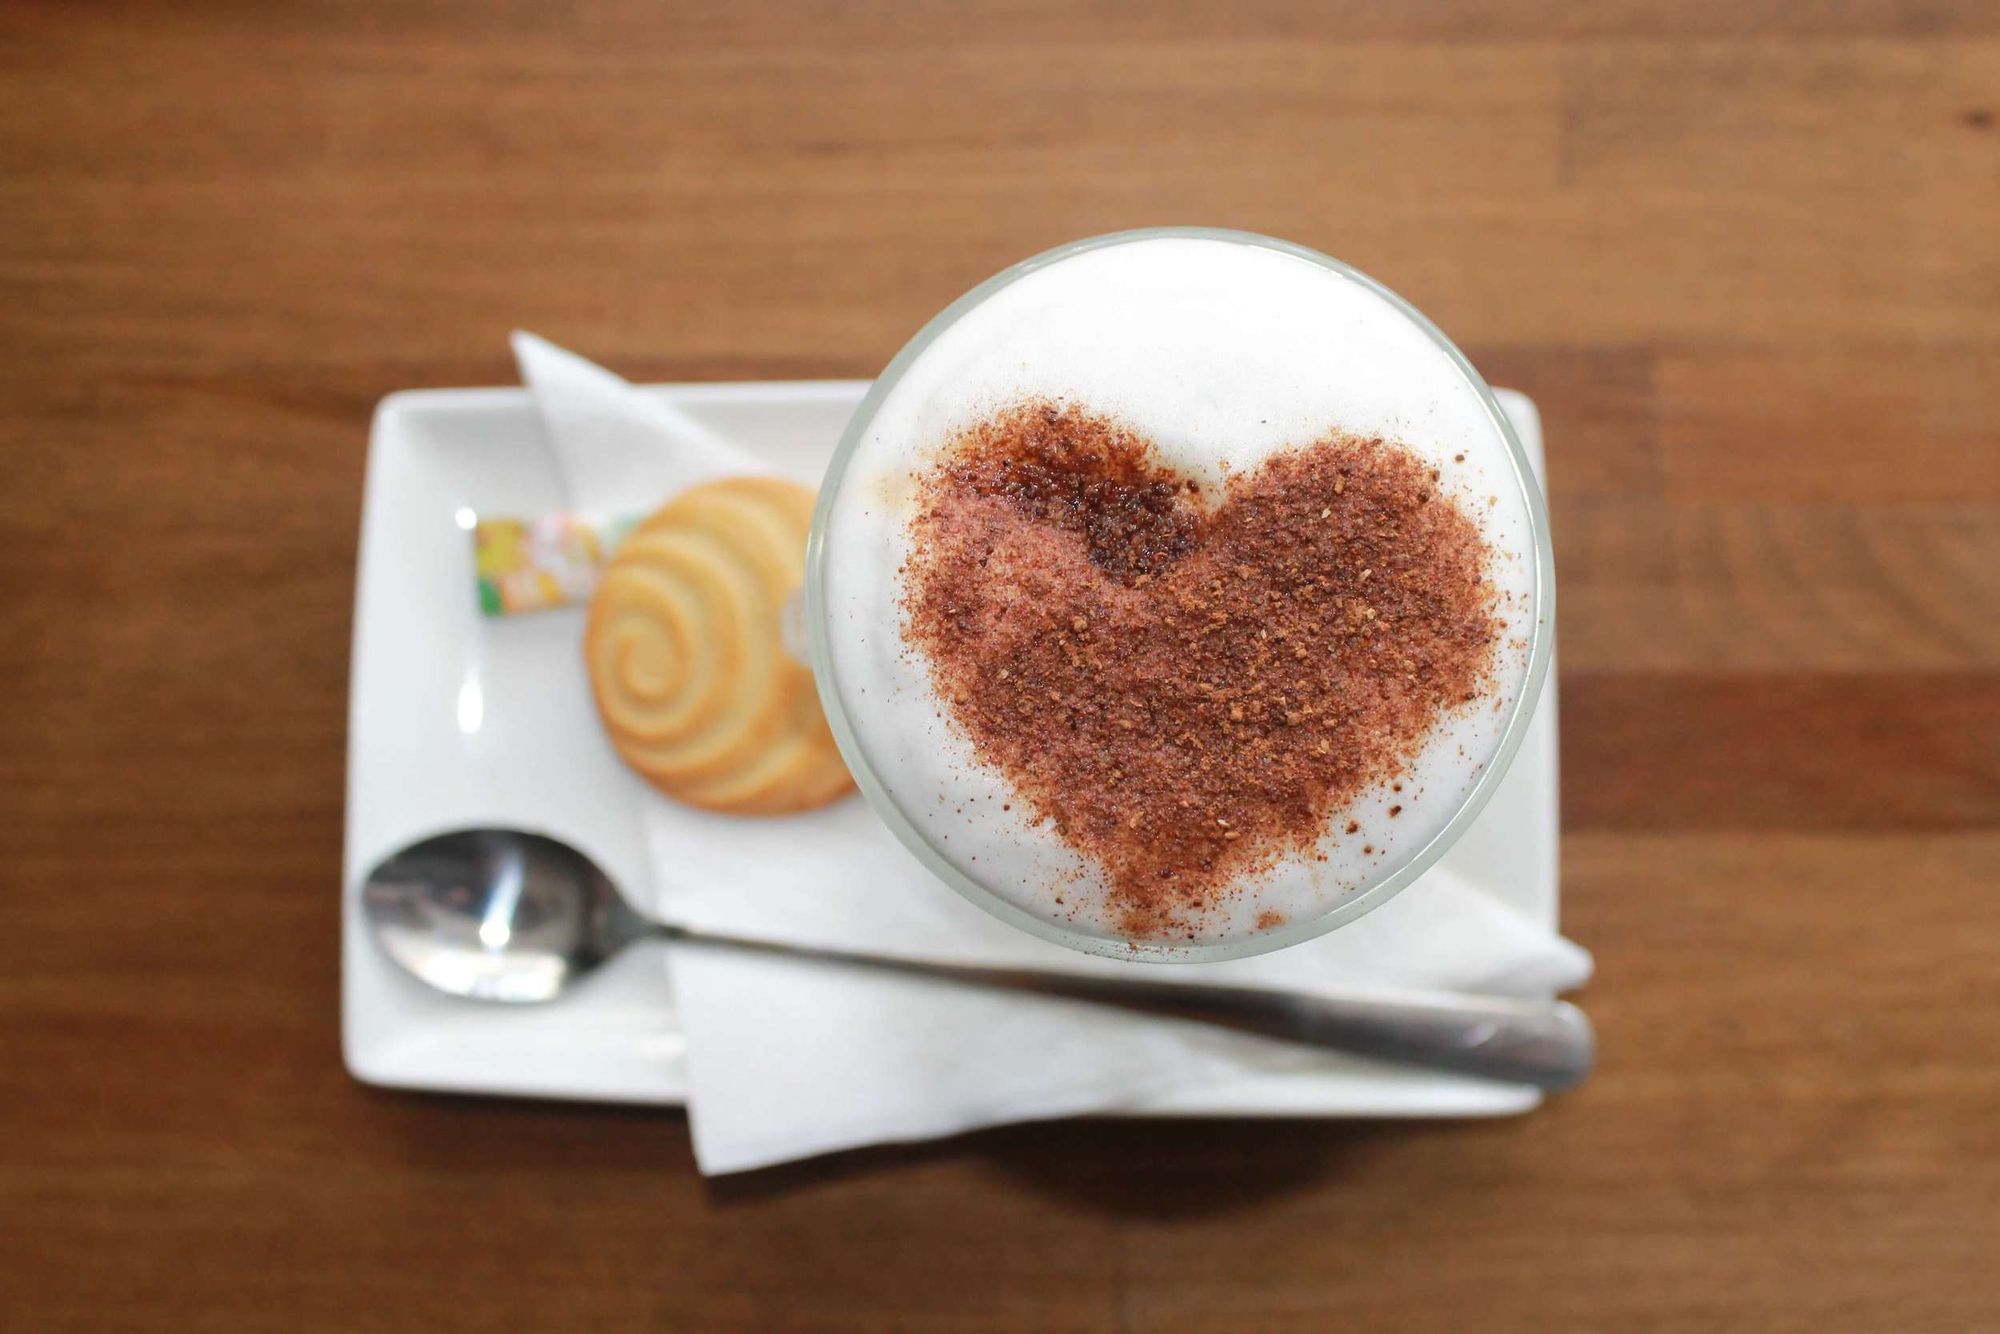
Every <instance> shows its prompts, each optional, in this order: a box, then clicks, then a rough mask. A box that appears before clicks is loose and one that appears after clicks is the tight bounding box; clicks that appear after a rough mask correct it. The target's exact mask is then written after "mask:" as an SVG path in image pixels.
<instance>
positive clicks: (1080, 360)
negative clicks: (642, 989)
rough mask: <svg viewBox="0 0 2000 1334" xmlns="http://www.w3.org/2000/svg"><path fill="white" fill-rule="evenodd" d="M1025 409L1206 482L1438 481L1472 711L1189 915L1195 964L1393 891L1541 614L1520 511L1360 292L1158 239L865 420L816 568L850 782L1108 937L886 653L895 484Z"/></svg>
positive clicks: (1485, 442) (915, 663)
mask: <svg viewBox="0 0 2000 1334" xmlns="http://www.w3.org/2000/svg"><path fill="white" fill-rule="evenodd" d="M1029 398H1052V399H1064V400H1067V401H1068V402H1070V403H1073V404H1076V405H1078V406H1081V407H1084V408H1087V409H1088V410H1090V411H1092V412H1097V413H1105V414H1110V415H1113V416H1116V417H1118V418H1121V419H1123V420H1124V421H1125V422H1126V423H1128V424H1130V425H1131V426H1132V427H1133V428H1135V429H1136V430H1137V431H1139V432H1141V433H1143V434H1144V435H1146V436H1148V437H1150V438H1151V439H1152V441H1153V442H1154V443H1155V446H1156V448H1157V450H1158V452H1159V455H1160V457H1161V458H1162V459H1163V460H1164V461H1165V462H1166V463H1168V464H1169V465H1170V466H1173V467H1176V468H1179V469H1181V470H1182V471H1184V472H1186V473H1188V474H1190V475H1192V476H1194V477H1196V478H1198V479H1200V480H1201V481H1202V482H1203V483H1204V484H1215V483H1219V482H1220V481H1221V480H1222V479H1223V478H1224V477H1225V476H1226V474H1227V473H1228V472H1230V471H1237V472H1241V471H1244V470H1246V469H1249V468H1252V467H1254V466H1255V465H1256V464H1257V463H1258V462H1259V461H1260V460H1262V459H1263V458H1265V457H1266V456H1268V455H1270V454H1272V453H1274V452H1278V451H1282V450H1284V449H1286V448H1289V447H1293V446H1297V445H1302V444H1306V443H1308V442H1311V441H1313V440H1317V439H1319V438H1321V437H1323V436H1325V435H1326V434H1328V433H1329V432H1331V431H1336V430H1337V431H1345V432H1351V433H1354V434H1357V435H1363V436H1368V435H1381V436H1385V437H1388V438H1390V439H1393V440H1397V441H1400V442H1401V443H1402V444H1404V445H1405V446H1407V447H1408V448H1410V449H1411V450H1413V451H1414V452H1416V453H1417V454H1419V455H1421V456H1423V457H1424V458H1425V459H1427V460H1428V461H1429V462H1430V463H1431V464H1432V465H1433V466H1435V467H1437V468H1438V469H1439V470H1440V473H1441V481H1440V485H1441V487H1442V488H1443V489H1444V491H1445V493H1446V494H1447V495H1450V496H1452V497H1453V498H1454V499H1455V500H1456V501H1457V503H1458V504H1459V506H1460V508H1461V509H1463V510H1464V511H1465V513H1466V514H1467V515H1468V516H1470V517H1472V518H1473V519H1475V520H1476V521H1477V523H1478V524H1479V526H1480V528H1481V531H1482V532H1483V534H1484V535H1485V537H1486V540H1487V542H1488V543H1489V544H1490V545H1491V547H1492V549H1493V551H1494V553H1495V559H1494V562H1493V567H1492V569H1491V570H1490V572H1489V573H1490V576H1491V577H1492V579H1493V581H1494V583H1495V585H1496V587H1497V588H1498V589H1499V591H1500V595H1501V602H1500V610H1501V614H1502V617H1503V619H1504V621H1505V624H1506V631H1505V634H1504V635H1503V648H1502V649H1501V658H1500V660H1499V663H1498V670H1497V671H1496V672H1495V681H1494V685H1493V688H1492V690H1491V692H1490V693H1489V694H1488V695H1487V696H1486V697H1484V698H1483V699H1481V700H1480V701H1478V702H1476V703H1475V704H1473V705H1470V706H1468V707H1467V709H1466V710H1464V711H1462V712H1460V713H1459V714H1456V715H1453V716H1450V717H1448V718H1447V719H1445V720H1444V721H1443V722H1442V723H1440V725H1439V726H1438V727H1437V729H1436V730H1435V731H1434V732H1433V734H1432V735H1431V737H1430V739H1429V740H1428V742H1427V743H1426V745H1425V747H1424V749H1423V751H1422V753H1421V755H1420V756H1419V758H1418V761H1417V763H1416V764H1415V765H1414V766H1413V767H1412V768H1411V769H1410V770H1408V771H1407V772H1406V773H1405V775H1404V776H1403V778H1402V780H1401V781H1402V784H1403V790H1402V791H1401V792H1399V793H1392V792H1391V791H1390V790H1389V789H1388V787H1387V786H1383V787H1381V788H1379V789H1376V790H1372V791H1369V792H1366V793H1364V794H1363V795H1362V796H1361V797H1360V798H1359V799H1358V800H1356V801H1355V802H1353V803H1352V804H1351V805H1349V806H1348V807H1346V808H1345V809H1343V810H1341V811H1340V812H1338V813H1337V817H1336V818H1332V819H1331V820H1330V822H1329V825H1328V831H1329V832H1328V833H1327V835H1326V836H1324V837H1323V838H1322V840H1321V843H1320V846H1319V848H1318V849H1317V851H1319V852H1321V853H1324V854H1325V856H1326V860H1324V861H1320V860H1317V859H1316V858H1310V857H1303V856H1298V855H1290V856H1286V857H1285V858H1283V859H1282V860H1280V861H1279V862H1278V863H1277V864H1276V865H1275V866H1273V867H1271V868H1269V869H1268V870H1265V871H1263V872H1260V873H1258V874H1255V875H1252V876H1246V877H1245V878H1244V879H1243V880H1242V881H1240V882H1239V888H1240V890H1241V892H1239V893H1236V894H1234V895H1233V896H1230V897H1229V898H1228V900H1227V901H1226V902H1225V903H1224V904H1223V905H1221V906H1220V908H1219V909H1218V910H1217V911H1215V912H1213V913H1208V914H1204V923H1205V925H1204V928H1203V934H1202V936H1201V938H1200V943H1214V942H1218V941H1224V940H1229V939H1232V938H1235V937H1239V936H1243V935H1246V934H1249V933H1253V932H1255V931H1256V930H1257V927H1256V922H1257V920H1258V917H1259V915H1260V914H1263V913H1267V912H1275V913H1277V914H1280V915H1281V916H1282V917H1283V918H1285V919H1286V920H1287V921H1288V922H1289V923H1292V924H1297V923H1300V922H1303V921H1306V920H1308V919H1311V918H1314V917H1317V916H1319V915H1321V914H1322V913H1324V912H1326V911H1328V910H1330V909H1332V908H1335V907H1337V906H1339V905H1340V904H1341V903H1342V902H1344V901H1345V900H1346V899H1348V898H1349V897H1351V896H1352V895H1353V894H1355V893H1358V892H1359V891H1361V890H1363V889H1366V888H1367V887H1369V886H1370V885H1373V884H1376V883H1379V882H1380V881H1381V880H1383V879H1384V878H1386V877H1387V876H1389V875H1390V874H1393V873H1394V872H1395V871H1396V870H1398V869H1400V868H1401V867H1402V866H1403V865H1404V864H1405V863H1407V862H1408V861H1409V860H1410V858H1411V857H1413V856H1414V855H1415V854H1416V853H1417V852H1418V851H1419V850H1421V849H1422V848H1423V847H1424V845H1425V844H1427V843H1429V842H1430V841H1431V840H1432V838H1433V837H1434V836H1435V835H1437V834H1438V833H1439V831H1440V830H1441V829H1442V828H1443V827H1444V826H1445V824H1446V823H1447V822H1448V821H1449V820H1450V818H1451V817H1452V815H1453V814H1454V813H1456V811H1457V810H1458V808H1459V806H1460V805H1461V804H1462V802H1463V800H1464V798H1465V797H1466V795H1467V794H1468V793H1469V792H1470V790H1471V788H1472V786H1473V784H1474V782H1475V781H1476V779H1477V777H1478V774H1479V772H1480V770H1481V769H1482V768H1483V767H1484V766H1485V765H1486V764H1487V763H1488V762H1489V761H1490V760H1492V759H1493V757H1494V752H1495V750H1496V748H1497V745H1498V742H1499V740H1500V735H1501V732H1502V730H1503V724H1504V722H1505V720H1506V717H1507V715H1508V713H1509V712H1510V705H1511V704H1512V703H1513V701H1514V700H1515V699H1516V698H1517V696H1518V695H1519V693H1520V691H1521V690H1522V689H1523V688H1524V685H1525V678H1526V674H1527V663H1528V653H1527V643H1528V641H1529V639H1530V634H1531V630H1532V628H1533V626H1534V624H1535V618H1536V616H1537V614H1538V608H1537V607H1536V606H1535V589H1534V569H1533V560H1534V557H1533V546H1532V539H1531V526H1530V524H1531V521H1530V511H1529V508H1528V504H1527V501H1526V498H1525V496H1524V495H1523V493H1522V490H1521V487H1520V484H1519V483H1518V482H1517V480H1516V473H1515V470H1514V467H1513V464H1512V461H1511V458H1510V455H1509V452H1508V450H1507V447H1506V444H1505V441H1504V439H1503V437H1502V435H1501V434H1500V431H1499V430H1498V428H1496V426H1495V425H1494V423H1493V421H1492V419H1491V418H1490V417H1489V416H1488V413H1487V409H1486V406H1485V403H1484V402H1483V400H1482V399H1481V397H1480V395H1479V393H1478V392H1477V391H1476V390H1475V389H1474V388H1473V387H1472V385H1470V384H1469V383H1468V382H1467V381H1466V379H1465V377H1464V376H1463V375H1462V374H1461V373H1460V372H1459V370H1458V368H1457V366H1456V365H1455V364H1454V363H1453V361H1452V360H1451V358H1450V357H1449V356H1448V355H1447V354H1446V353H1445V352H1444V351H1443V350H1442V349H1441V348H1439V347H1438V346H1437V344H1436V343H1434V342H1433V341H1432V340H1431V339H1430V338H1429V337H1428V336H1427V335H1426V333H1425V332H1424V331H1423V330H1422V329H1421V328H1419V327H1418V326H1417V325H1416V324H1415V323H1413V322H1412V321H1411V320H1410V319H1409V318H1408V317H1407V316H1405V315H1404V314H1403V313H1402V312H1401V311H1400V310H1399V309H1397V308H1396V307H1395V306H1394V305H1392V304H1391V303H1389V302H1388V301H1386V300H1384V299H1383V298H1382V297H1381V296H1379V295H1378V294H1377V293H1375V292H1374V291H1372V290H1370V289H1369V288H1368V287H1367V286H1365V285H1363V284H1361V283H1359V282H1356V281H1354V280H1353V279H1351V278H1348V277H1346V276H1345V275H1343V274H1340V273H1338V272H1336V271H1334V270H1331V269H1328V268H1325V267H1323V266H1321V265H1319V264H1316V263H1313V262H1311V261H1309V260H1306V259H1304V258H1301V257H1299V256H1297V255H1293V254H1289V253H1286V252H1284V251H1280V250H1275V249H1272V248H1270V247H1267V246H1261V245H1254V244H1249V243H1245V242H1241V241H1232V240H1227V239H1216V238H1205V237H1202V238H1197V237H1178V236H1176V237H1151V238H1144V239H1139V240H1134V241H1130V242H1125V243H1121V244H1115V245H1109V246H1105V247H1101V248H1097V249H1091V250H1084V251H1082V252H1079V253H1077V254H1075V255H1072V256H1069V257H1067V258H1064V259H1060V260H1057V261H1056V262H1054V263H1051V264H1049V265H1047V266H1046V267H1043V268H1040V269H1037V270H1035V271H1033V272H1031V273H1029V274H1028V275H1027V276H1025V277H1022V278H1019V279H1017V280H1016V281H1014V282H1013V283H1012V284H1010V285H1008V286H1006V287H1003V288H1001V289H1000V290H999V291H997V292H995V293H994V294H993V295H991V296H989V297H988V298H987V299H986V300H985V301H983V302H981V303H980V304H978V305H977V306H975V307H973V308H972V309H971V310H969V311H967V312H966V313H965V314H964V315H962V316H961V317H960V318H959V319H958V320H957V321H956V322H955V323H954V324H952V325H951V326H950V327H948V328H947V329H945V330H944V332H943V333H941V334H940V335H938V337H937V338H936V340H935V341H934V342H932V343H931V344H930V345H929V346H928V347H926V348H925V349H924V350H923V351H922V352H921V353H920V354H919V355H918V356H917V357H916V359H915V360H914V362H912V363H911V364H910V365H909V367H908V368H907V370H906V371H905V372H904V374H903V376H902V378H901V379H900V380H899V381H898V382H897V383H896V385H895V386H894V388H893V389H892V390H891V391H890V392H889V394H888V396H887V397H886V398H885V399H884V400H883V401H882V403H881V404H880V406H879V409H878V410H877V412H876V414H875V416H874V418H873V420H872V421H871V422H870V423H869V424H868V425H867V428H866V432H865V434H864V435H863V436H862V437H861V439H860V440H859V441H858V443H857V446H856V449H855V452H854V454H853V455H852V457H851V459H850V460H849V463H848V466H847V469H846V472H845V473H844V475H843V477H842V478H841V480H840V481H839V483H838V485H839V492H838V494H837V495H836V496H835V497H833V499H832V501H831V507H830V509H829V510H828V512H827V522H826V525H825V533H824V543H825V547H824V551H823V562H824V570H825V575H824V579H825V582H824V592H825V602H824V606H825V616H826V629H827V632H828V636H829V645H830V659H831V665H832V668H833V682H834V687H835V689H836V690H837V692H838V696H839V698H840V700H841V702H842V704H843V706H844V708H845V710H846V713H847V715H848V718H849V720H850V722H851V724H852V727H853V731H854V734H855V737H856V738H857V739H858V743H859V745H860V747H861V749H862V751H863V752H864V754H865V756H866V759H867V764H868V767H869V768H871V769H872V770H873V771H874V773H875V775H876V776H877V778H878V779H879V780H880V782H881V783H882V785H883V787H884V788H886V790H887V792H888V794H889V796H890V797H891V798H892V799H893V801H894V802H895V804H896V805H897V806H898V807H899V808H900V809H901V810H902V812H903V813H904V814H905V815H906V817H907V818H908V819H909V821H910V822H911V824H912V825H913V826H914V827H915V828H916V829H917V830H918V832H920V833H921V835H922V836H923V838H924V840H925V841H926V842H927V843H929V844H930V846H931V847H932V848H933V849H934V850H935V851H936V852H937V853H938V854H939V855H940V856H941V857H943V858H944V859H945V860H946V861H948V862H949V863H951V864H952V865H953V866H955V867H956V868H957V869H958V870H959V871H961V872H963V873H964V874H965V875H966V876H967V877H968V878H970V879H971V880H973V881H974V882H976V883H977V884H980V885H982V886H984V887H985V888H987V889H988V890H990V891H991V892H992V893H994V894H996V895H998V896H999V897H1000V898H1002V899H1005V900H1007V901H1009V902H1011V903H1013V904H1015V905H1017V906H1019V907H1021V908H1023V909H1026V910H1027V911H1028V912H1030V913H1032V914H1035V915H1036V916H1039V917H1043V918H1046V919H1048V920H1049V921H1051V922H1053V923H1056V924H1058V925H1060V926H1062V927H1065V928H1068V929H1070V930H1074V931H1080V932H1083V933H1085V934H1088V935H1092V936H1099V937H1105V938H1110V939H1116V938H1118V932H1117V930H1116V929H1115V927H1114V925H1113V922H1114V921H1115V914H1114V913H1112V912H1111V911H1109V910H1108V909H1107V907H1106V887H1105V883H1104V880H1103V877H1102V874H1101V873H1100V872H1099V871H1098V869H1097V868H1096V867H1095V865H1094V864H1092V863H1090V862H1088V861H1086V860H1085V859H1084V858H1082V857H1081V856H1080V855H1079V854H1078V853H1076V852H1074V851H1073V850H1071V849H1070V848H1069V847H1068V846H1067V845H1066V844H1064V843H1063V842H1062V841H1061V840H1060V839H1059V838H1058V837H1057V836H1056V834H1055V833H1054V832H1053V830H1052V829H1051V828H1050V827H1049V826H1048V825H1047V824H1044V825H1041V826H1039V827H1037V826H1035V825H1033V824H1032V823H1031V818H1032V813H1031V811H1030V809H1029V807H1028V806H1027V804H1026V803H1025V802H1023V801H1022V800H1020V799H1019V797H1017V796H1016V794H1015V793H1014V792H1013V790H1012V788H1011V786H1010V785H1009V784H1008V782H1007V781H1006V780H1005V779H1004V778H1003V777H1002V776H1001V775H1000V773H999V772H998V771H997V770H995V769H993V768H991V767H989V766H987V765H986V764H984V763H982V762H981V761H980V760H979V759H978V758H977V757H976V756H975V754H974V753H973V750H972V748H971V745H970V743H969V742H968V740H967V739H966V737H965V736H964V734H963V733H962V732H961V731H959V730H958V729H957V727H956V726H955V725H954V724H953V723H952V722H951V721H950V717H949V709H948V707H947V706H946V705H945V703H944V702H943V701H942V700H941V699H940V698H939V697H938V695H937V694H936V693H935V691H934V690H933V689H932V686H931V681H930V677H929V675H928V668H927V665H926V663H925V661H924V660H923V658H922V656H921V654H920V651H919V650H917V649H916V648H914V647H913V646H911V645H909V644H908V643H906V641H905V640H904V638H903V633H902V626H903V621H904V617H903V611H902V605H901V602H902V595H903V580H902V576H901V574H900V573H899V569H900V567H901V566H902V564H903V562H904V560H905V558H906V557H907V556H908V554H909V552H910V532H909V524H910V520H911V518H912V517H913V515H914V513H915V505H916V501H915V496H914V488H913V487H912V485H911V482H912V479H913V478H914V477H915V476H916V475H917V474H919V473H921V472H923V471H924V470H925V469H926V467H927V466H928V465H929V463H930V462H931V461H932V460H933V459H934V458H935V457H936V455H937V452H938V450H939V449H940V447H941V446H943V445H945V444H946V443H947V442H948V441H949V440H950V439H951V437H952V436H953V434H954V432H955V431H957V430H958V429H959V428H962V427H964V426H966V425H968V424H971V423H974V422H976V421H978V420H980V419H981V418H983V417H986V416H989V415H991V414H992V413H993V412H995V411H996V410H997V409H999V408H1002V407H1004V406H1006V405H1008V404H1010V403H1013V402H1017V401H1019V400H1022V399H1029ZM1460 455H1463V461H1462V462H1461V461H1459V460H1458V456H1460ZM1489 498H1491V499H1489ZM1392 797H1393V800H1392ZM1006 805H1011V806H1012V808H1013V809H1012V810H1011V811H1005V810H1003V809H1002V807H1003V806H1006ZM1390 805H1401V806H1402V807H1403V810H1402V813H1401V814H1400V816H1399V817H1397V818H1394V819H1392V818H1389V817H1388V815H1387V813H1386V812H1387V808H1388V807H1389V806H1390ZM1349 820H1356V821H1359V823H1360V826H1361V830H1360V832H1359V833H1357V834H1355V835H1353V836H1347V835H1345V834H1344V833H1343V832H1341V831H1342V830H1344V828H1345V825H1346V823H1347V822H1348V821H1349ZM1364 846H1366V847H1370V848H1372V849H1373V851H1372V853H1364V852H1363V851H1362V849H1363V847H1364ZM1058 895H1060V896H1061V898H1062V900H1063V901H1062V903H1061V904H1058V903H1057V902H1056V898H1057V896H1058Z"/></svg>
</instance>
